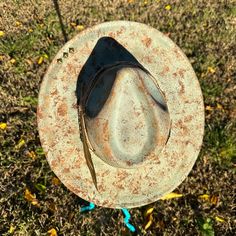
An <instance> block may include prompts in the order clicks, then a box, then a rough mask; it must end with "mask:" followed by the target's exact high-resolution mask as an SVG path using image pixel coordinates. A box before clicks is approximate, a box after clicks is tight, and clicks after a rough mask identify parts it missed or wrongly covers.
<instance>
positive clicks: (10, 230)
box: [8, 225, 15, 234]
mask: <svg viewBox="0 0 236 236" xmlns="http://www.w3.org/2000/svg"><path fill="white" fill-rule="evenodd" d="M14 231H15V227H13V226H12V225H11V226H10V228H9V230H8V233H10V234H12V233H14Z"/></svg>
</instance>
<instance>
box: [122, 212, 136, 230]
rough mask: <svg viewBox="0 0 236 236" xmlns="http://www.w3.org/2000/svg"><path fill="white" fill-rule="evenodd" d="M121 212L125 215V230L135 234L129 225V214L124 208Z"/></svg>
mask: <svg viewBox="0 0 236 236" xmlns="http://www.w3.org/2000/svg"><path fill="white" fill-rule="evenodd" d="M121 210H122V211H123V213H124V215H125V218H124V223H125V225H126V226H127V228H128V229H129V230H130V231H131V232H135V228H134V226H133V225H131V224H130V223H129V220H130V217H131V216H130V214H129V211H128V210H127V209H126V208H122V209H121Z"/></svg>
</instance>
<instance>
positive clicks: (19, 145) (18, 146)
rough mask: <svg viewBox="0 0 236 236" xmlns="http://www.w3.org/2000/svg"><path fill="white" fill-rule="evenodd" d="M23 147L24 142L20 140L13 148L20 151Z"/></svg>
mask: <svg viewBox="0 0 236 236" xmlns="http://www.w3.org/2000/svg"><path fill="white" fill-rule="evenodd" d="M24 145H25V140H24V139H22V138H21V139H20V140H19V142H18V144H17V145H16V146H15V148H17V149H20V148H21V147H22V146H24Z"/></svg>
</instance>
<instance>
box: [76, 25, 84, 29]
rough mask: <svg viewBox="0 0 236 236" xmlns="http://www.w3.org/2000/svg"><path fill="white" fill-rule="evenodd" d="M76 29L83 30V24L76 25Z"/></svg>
mask: <svg viewBox="0 0 236 236" xmlns="http://www.w3.org/2000/svg"><path fill="white" fill-rule="evenodd" d="M76 29H77V30H83V29H84V26H83V25H76Z"/></svg>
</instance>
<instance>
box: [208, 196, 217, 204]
mask: <svg viewBox="0 0 236 236" xmlns="http://www.w3.org/2000/svg"><path fill="white" fill-rule="evenodd" d="M218 201H219V198H218V196H215V195H213V196H211V198H210V202H211V203H212V204H213V205H217V203H218Z"/></svg>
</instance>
